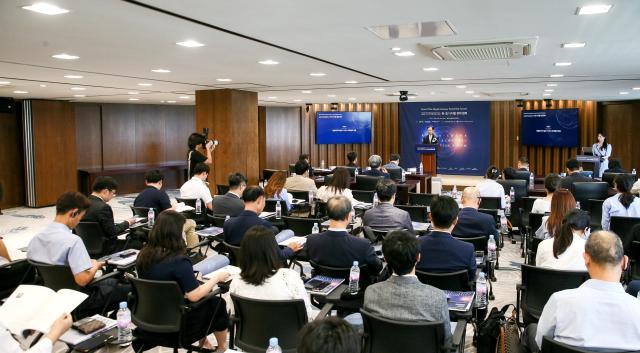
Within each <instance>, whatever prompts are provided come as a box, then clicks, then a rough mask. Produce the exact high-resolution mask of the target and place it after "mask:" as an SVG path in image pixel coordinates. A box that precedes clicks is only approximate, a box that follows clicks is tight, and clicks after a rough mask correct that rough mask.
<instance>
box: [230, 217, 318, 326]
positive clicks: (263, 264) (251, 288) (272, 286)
mask: <svg viewBox="0 0 640 353" xmlns="http://www.w3.org/2000/svg"><path fill="white" fill-rule="evenodd" d="M279 252H280V249H279V248H278V244H277V243H276V242H275V239H274V238H273V232H272V231H271V229H268V228H265V227H263V226H253V227H251V228H249V230H248V231H247V234H245V235H244V238H243V239H242V243H240V256H239V260H240V269H241V270H242V272H240V278H235V279H234V280H233V281H232V282H231V287H230V288H229V290H230V292H231V293H234V294H237V295H239V296H242V297H246V298H252V299H262V300H289V299H302V300H304V305H305V307H306V308H307V318H309V320H313V318H314V316H315V314H314V313H313V310H312V306H311V300H310V299H309V294H307V290H306V289H305V288H304V283H303V282H302V279H301V278H300V274H299V273H298V272H296V271H295V270H292V269H289V268H283V267H282V262H281V261H280V257H279Z"/></svg>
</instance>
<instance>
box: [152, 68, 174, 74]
mask: <svg viewBox="0 0 640 353" xmlns="http://www.w3.org/2000/svg"><path fill="white" fill-rule="evenodd" d="M151 72H155V73H159V74H168V73H169V72H171V70H167V69H153V70H151Z"/></svg>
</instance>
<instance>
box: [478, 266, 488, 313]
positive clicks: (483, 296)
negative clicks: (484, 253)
mask: <svg viewBox="0 0 640 353" xmlns="http://www.w3.org/2000/svg"><path fill="white" fill-rule="evenodd" d="M476 303H477V305H478V308H479V309H482V308H486V307H487V280H486V279H485V277H484V272H480V275H478V279H477V280H476Z"/></svg>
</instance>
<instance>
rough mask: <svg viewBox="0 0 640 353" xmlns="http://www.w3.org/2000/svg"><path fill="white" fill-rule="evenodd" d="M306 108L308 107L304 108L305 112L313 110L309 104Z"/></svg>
mask: <svg viewBox="0 0 640 353" xmlns="http://www.w3.org/2000/svg"><path fill="white" fill-rule="evenodd" d="M305 106H306V107H305V108H304V110H305V111H306V112H307V113H308V112H309V109H311V104H309V103H307V104H305Z"/></svg>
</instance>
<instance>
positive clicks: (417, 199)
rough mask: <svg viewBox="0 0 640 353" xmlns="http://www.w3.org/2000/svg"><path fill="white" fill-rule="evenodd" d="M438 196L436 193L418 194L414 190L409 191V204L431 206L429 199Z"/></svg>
mask: <svg viewBox="0 0 640 353" xmlns="http://www.w3.org/2000/svg"><path fill="white" fill-rule="evenodd" d="M436 196H438V195H437V194H420V193H415V192H410V193H409V205H413V206H418V205H419V206H431V201H433V199H434V198H435V197H436Z"/></svg>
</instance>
